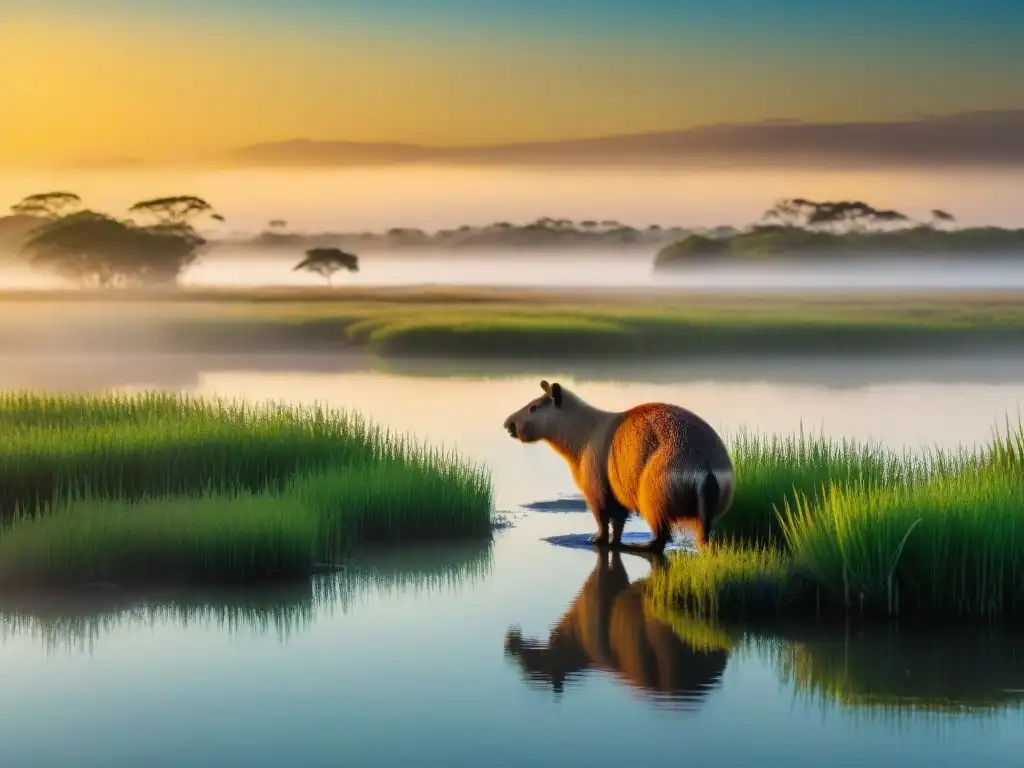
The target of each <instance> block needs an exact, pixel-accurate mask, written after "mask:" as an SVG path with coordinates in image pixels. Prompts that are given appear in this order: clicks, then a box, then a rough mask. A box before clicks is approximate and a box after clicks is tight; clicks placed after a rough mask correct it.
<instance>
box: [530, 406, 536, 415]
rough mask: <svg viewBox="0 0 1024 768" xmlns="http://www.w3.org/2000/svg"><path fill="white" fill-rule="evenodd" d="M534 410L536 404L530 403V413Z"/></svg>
mask: <svg viewBox="0 0 1024 768" xmlns="http://www.w3.org/2000/svg"><path fill="white" fill-rule="evenodd" d="M536 410H537V406H536V405H531V406H530V413H533V412H534V411H536Z"/></svg>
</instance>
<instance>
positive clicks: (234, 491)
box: [0, 393, 492, 583]
mask: <svg viewBox="0 0 1024 768" xmlns="http://www.w3.org/2000/svg"><path fill="white" fill-rule="evenodd" d="M0 430H3V431H4V432H5V433H6V436H7V438H8V439H7V441H6V443H5V444H4V445H2V446H0V511H2V512H3V513H4V515H5V518H6V523H5V524H4V525H3V527H2V529H0V580H3V581H7V582H9V583H10V582H25V583H37V582H43V581H46V582H49V581H54V582H78V581H89V580H118V579H120V580H129V581H133V580H139V579H143V578H146V579H157V580H169V581H176V580H177V581H180V580H200V581H222V580H233V579H243V580H249V579H254V578H273V577H282V576H287V575H294V574H300V573H303V574H305V573H308V572H309V571H310V569H311V568H313V567H314V566H315V564H316V563H317V562H322V561H325V560H330V559H332V558H334V557H336V556H337V555H338V554H339V553H344V552H346V551H349V550H351V549H352V548H353V547H354V546H356V545H358V544H364V543H371V542H398V541H408V540H413V539H423V538H437V537H457V536H468V535H483V534H487V533H489V531H490V524H491V512H492V504H491V480H490V476H489V474H488V472H487V471H486V469H485V468H481V467H478V466H476V465H473V464H471V463H469V462H467V461H466V460H465V459H463V458H462V457H460V456H458V455H457V454H455V453H453V452H444V451H440V450H437V449H434V448H431V447H429V446H426V445H423V444H420V443H418V442H416V441H415V440H413V439H412V438H410V437H407V436H401V435H395V434H392V433H390V432H388V431H385V430H383V429H381V428H380V427H379V426H376V425H373V424H371V423H369V422H368V421H366V420H364V419H363V418H361V417H360V416H358V415H356V414H351V413H347V412H344V411H333V410H328V409H324V408H321V407H308V408H291V407H286V406H282V405H275V404H267V405H263V406H252V405H248V404H245V403H231V402H225V401H216V400H201V399H196V398H189V397H182V396H175V395H153V394H146V395H139V396H105V397H87V396H53V397H49V396H42V395H34V394H30V393H22V394H15V395H6V396H0Z"/></svg>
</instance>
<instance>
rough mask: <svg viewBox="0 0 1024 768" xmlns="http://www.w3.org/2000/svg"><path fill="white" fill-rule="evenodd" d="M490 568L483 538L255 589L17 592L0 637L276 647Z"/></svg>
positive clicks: (47, 643)
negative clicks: (161, 637) (124, 633)
mask: <svg viewBox="0 0 1024 768" xmlns="http://www.w3.org/2000/svg"><path fill="white" fill-rule="evenodd" d="M490 567H491V543H490V541H489V540H486V539H477V540H466V541H460V542H456V543H451V544H444V545H438V544H431V545H429V546H428V545H421V546H413V547H403V548H402V550H401V552H394V551H388V550H385V551H381V552H364V553H362V554H360V555H359V556H358V557H357V558H354V559H350V560H347V561H345V563H344V566H343V567H342V568H340V569H339V570H336V571H332V572H330V573H327V574H324V575H320V576H316V577H314V578H312V579H311V580H310V579H304V580H299V581H291V582H286V583H282V584H277V585H266V586H261V587H260V588H258V589H246V590H241V589H230V590H228V589H224V588H220V589H216V590H211V589H203V590H195V589H192V590H183V589H180V588H179V589H176V590H173V591H170V590H167V589H163V590H148V591H145V592H142V591H138V590H134V591H125V590H123V589H112V588H89V589H79V590H74V591H70V592H69V591H59V592H55V591H50V592H20V593H18V592H15V593H12V592H10V591H9V590H8V591H7V592H5V594H4V595H3V597H2V598H0V638H2V639H3V640H4V641H10V640H13V639H15V638H18V637H26V636H28V637H32V638H34V639H35V640H36V641H38V642H40V643H41V644H42V645H43V646H44V647H45V648H46V649H47V650H48V651H51V652H52V651H55V650H57V649H60V648H64V649H67V650H71V649H73V648H78V649H85V648H86V647H88V648H91V647H92V645H93V644H94V643H95V642H96V641H97V640H98V639H99V638H100V637H102V636H105V635H109V634H111V633H113V632H117V631H121V630H124V629H132V628H141V627H145V628H149V627H152V626H153V625H156V624H169V625H173V626H179V627H214V628H216V629H218V630H227V631H228V632H230V633H236V632H248V633H251V634H257V635H262V634H267V633H270V632H273V633H274V634H275V635H276V636H277V637H278V638H279V639H280V640H282V641H283V640H286V639H288V638H289V637H290V636H291V635H293V634H295V633H297V632H300V631H302V630H304V629H305V628H307V627H308V626H310V625H311V624H312V623H314V622H315V621H316V620H317V617H318V616H323V615H331V614H332V613H333V612H334V611H335V610H338V609H340V610H341V611H342V612H343V613H344V612H348V611H350V610H353V609H354V608H355V607H356V605H357V604H358V603H360V602H361V601H364V600H368V599H372V598H374V597H376V596H387V595H393V596H397V595H402V594H406V593H408V592H412V593H414V594H416V595H417V596H422V595H429V594H435V593H438V592H441V591H450V590H452V589H458V588H461V587H464V586H467V585H470V584H472V583H474V582H476V581H478V580H479V579H481V578H484V577H485V576H486V575H487V573H488V572H489V570H490Z"/></svg>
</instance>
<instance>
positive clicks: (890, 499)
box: [651, 421, 1024, 622]
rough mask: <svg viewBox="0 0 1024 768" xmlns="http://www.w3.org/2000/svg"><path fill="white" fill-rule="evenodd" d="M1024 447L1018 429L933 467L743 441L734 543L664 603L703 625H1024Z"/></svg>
mask: <svg viewBox="0 0 1024 768" xmlns="http://www.w3.org/2000/svg"><path fill="white" fill-rule="evenodd" d="M780 446H781V447H780ZM1022 447H1024V428H1022V426H1021V424H1020V422H1018V423H1017V424H1016V425H1013V424H1011V423H1010V422H1009V421H1008V422H1007V429H1006V431H1005V433H1001V432H998V431H997V432H995V433H994V434H993V438H992V440H991V441H990V443H989V444H988V445H986V446H983V447H981V448H978V449H977V450H973V451H959V452H947V453H941V452H934V453H932V454H930V455H924V456H923V457H922V456H909V455H907V456H897V455H895V454H888V453H885V452H880V451H878V450H872V449H866V448H864V447H860V446H853V447H851V446H850V445H848V444H840V445H838V446H835V445H831V446H830V445H829V444H827V443H824V442H821V441H812V442H810V443H808V442H807V441H804V440H802V439H801V440H796V441H791V442H788V443H779V442H778V441H775V442H772V443H765V442H764V441H760V442H757V441H748V442H746V443H741V446H740V448H739V449H738V450H737V451H736V455H737V465H738V476H739V478H740V483H739V486H738V492H737V497H736V502H734V506H733V510H732V511H730V513H729V514H728V515H726V517H725V518H724V519H723V525H722V526H721V529H720V530H721V532H722V537H721V539H719V541H718V543H717V544H714V545H713V546H711V547H709V548H708V549H706V550H704V551H703V552H701V553H699V554H697V555H695V556H677V557H674V558H672V560H671V562H670V565H669V567H668V568H667V569H666V570H665V571H664V572H663V573H658V574H655V575H653V576H652V579H651V592H652V593H653V594H654V595H655V597H656V599H658V600H661V601H663V602H665V603H671V604H674V605H677V606H679V607H681V608H683V609H684V610H687V611H689V612H691V613H693V614H694V615H696V616H700V617H705V616H723V617H730V618H743V619H749V618H754V617H758V616H762V615H765V614H776V615H779V616H787V617H792V616H803V617H807V616H811V617H816V618H823V617H827V616H830V615H839V616H844V617H847V618H848V617H851V616H857V617H861V618H864V619H873V618H892V617H913V618H915V619H937V620H940V621H942V620H946V621H948V620H978V621H983V622H985V621H987V622H995V621H1009V622H1019V621H1020V620H1021V619H1022V618H1024V554H1022V553H1024V482H1022V480H1024V462H1022V457H1024V451H1022ZM787 466H789V467H791V469H789V470H788V471H787V470H786V467H787ZM783 478H786V479H785V480H784V479H783ZM787 482H788V483H789V487H788V488H787V487H786V483H787ZM816 485H817V488H815V486H816ZM769 510H771V511H770V512H769ZM736 512H739V514H738V515H737V518H736V519H734V520H732V521H731V527H730V526H726V525H724V523H725V521H728V520H729V519H730V518H731V517H732V515H733V514H735V513H736Z"/></svg>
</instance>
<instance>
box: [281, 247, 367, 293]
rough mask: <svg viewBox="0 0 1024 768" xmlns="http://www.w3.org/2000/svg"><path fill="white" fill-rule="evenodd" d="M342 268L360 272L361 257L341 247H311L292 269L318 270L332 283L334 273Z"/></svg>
mask: <svg viewBox="0 0 1024 768" xmlns="http://www.w3.org/2000/svg"><path fill="white" fill-rule="evenodd" d="M342 269H346V270H348V271H349V272H358V271H359V257H358V256H356V255H355V254H354V253H346V252H345V251H343V250H341V249H340V248H310V249H309V250H308V251H306V258H304V259H303V260H302V261H300V262H299V263H298V264H296V265H295V267H294V269H293V270H292V271H293V272H298V271H299V270H303V271H305V272H316V273H317V274H318V275H320V276H321V277H323V278H326V280H327V284H328V285H332V283H331V278H333V277H334V273H335V272H337V271H339V270H342Z"/></svg>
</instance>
